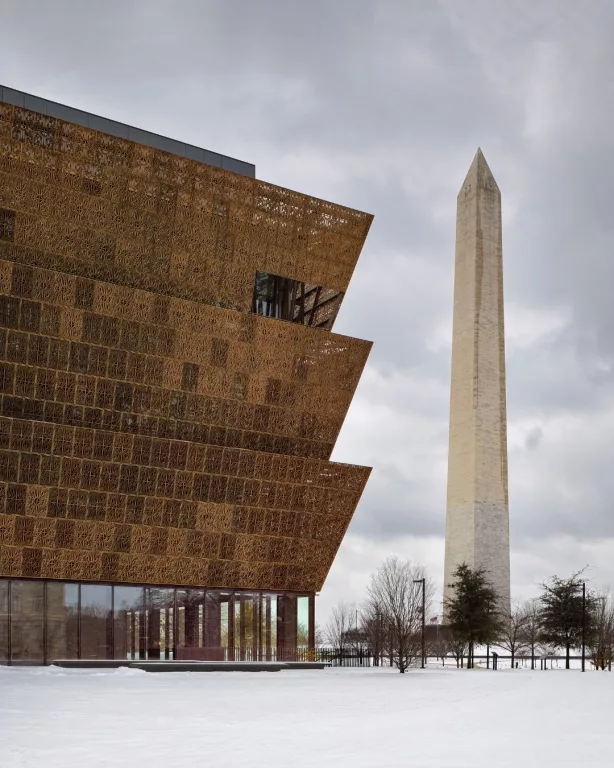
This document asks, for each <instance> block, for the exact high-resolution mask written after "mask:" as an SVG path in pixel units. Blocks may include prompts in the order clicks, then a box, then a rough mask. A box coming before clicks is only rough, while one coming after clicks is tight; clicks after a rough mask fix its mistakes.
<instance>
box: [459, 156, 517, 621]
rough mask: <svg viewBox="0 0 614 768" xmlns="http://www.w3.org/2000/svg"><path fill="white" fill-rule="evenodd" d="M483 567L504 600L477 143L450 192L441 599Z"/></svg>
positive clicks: (482, 171) (489, 189)
mask: <svg viewBox="0 0 614 768" xmlns="http://www.w3.org/2000/svg"><path fill="white" fill-rule="evenodd" d="M461 563H467V565H469V566H471V567H478V566H483V567H484V568H485V569H486V571H487V574H488V578H489V579H490V581H491V582H492V584H493V586H494V587H495V589H496V590H497V591H498V593H499V595H500V598H501V603H500V608H501V609H502V610H503V611H506V612H508V611H509V605H510V544H509V511H508V498H507V417H506V408H505V338H504V327H503V259H502V240H501V193H500V192H499V187H498V186H497V182H496V181H495V180H494V178H493V175H492V173H491V171H490V168H489V167H488V164H487V163H486V160H485V159H484V155H483V154H482V151H481V150H480V149H478V151H477V154H476V156H475V157H474V159H473V163H472V164H471V168H470V169H469V173H468V174H467V177H466V179H465V181H464V182H463V186H462V187H461V190H460V192H459V193H458V198H457V213H456V256H455V272H454V319H453V335H452V386H451V393H450V444H449V455H448V501H447V516H446V561H445V574H444V575H445V581H444V598H445V597H448V596H449V595H450V588H449V586H448V585H449V584H450V583H452V582H453V576H452V574H453V572H454V569H455V568H456V566H457V565H460V564H461Z"/></svg>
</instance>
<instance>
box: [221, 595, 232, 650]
mask: <svg viewBox="0 0 614 768" xmlns="http://www.w3.org/2000/svg"><path fill="white" fill-rule="evenodd" d="M233 634H234V633H233V632H232V628H231V624H230V597H229V596H228V595H227V596H226V598H225V599H224V598H220V644H221V647H222V649H223V651H224V659H226V660H227V659H229V658H230V644H231V635H233Z"/></svg>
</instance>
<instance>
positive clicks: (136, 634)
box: [113, 587, 145, 659]
mask: <svg viewBox="0 0 614 768" xmlns="http://www.w3.org/2000/svg"><path fill="white" fill-rule="evenodd" d="M144 600H145V590H144V589H143V587H115V588H114V594H113V611H114V617H113V622H114V625H113V642H114V645H115V648H114V658H116V659H143V658H145V653H144V650H145V603H144Z"/></svg>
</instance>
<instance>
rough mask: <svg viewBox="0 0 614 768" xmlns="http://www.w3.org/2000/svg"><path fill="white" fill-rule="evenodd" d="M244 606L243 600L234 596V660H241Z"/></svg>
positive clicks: (232, 643)
mask: <svg viewBox="0 0 614 768" xmlns="http://www.w3.org/2000/svg"><path fill="white" fill-rule="evenodd" d="M242 608H243V606H242V605H241V599H240V597H239V595H233V622H232V628H233V632H232V634H233V637H232V641H231V645H232V649H233V656H232V658H233V660H234V661H240V660H241V615H242V613H243V610H242Z"/></svg>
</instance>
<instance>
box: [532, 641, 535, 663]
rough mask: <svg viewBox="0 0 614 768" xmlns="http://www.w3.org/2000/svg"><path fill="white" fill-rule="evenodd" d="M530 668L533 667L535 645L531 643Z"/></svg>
mask: <svg viewBox="0 0 614 768" xmlns="http://www.w3.org/2000/svg"><path fill="white" fill-rule="evenodd" d="M531 669H535V646H534V645H533V643H531Z"/></svg>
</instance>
